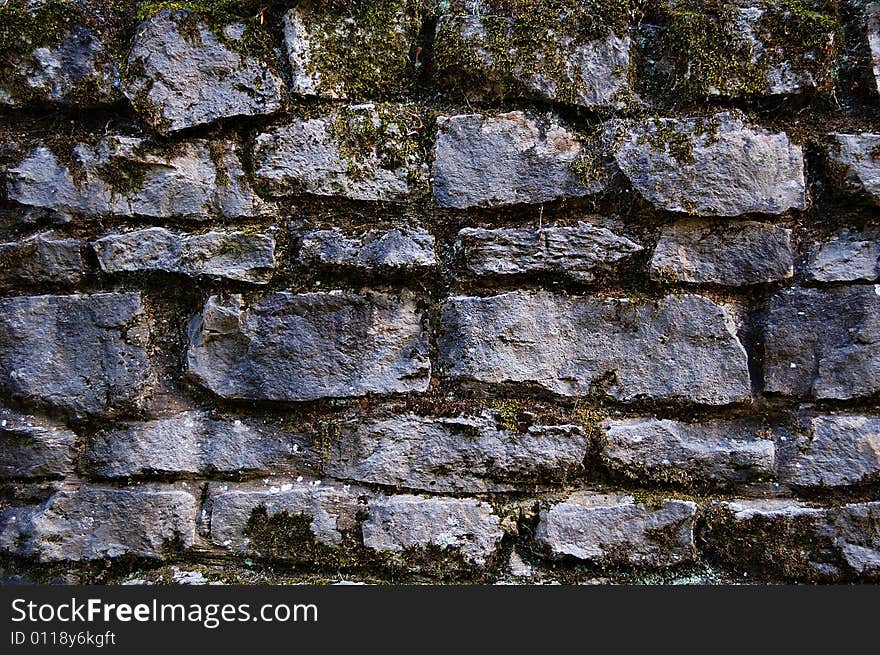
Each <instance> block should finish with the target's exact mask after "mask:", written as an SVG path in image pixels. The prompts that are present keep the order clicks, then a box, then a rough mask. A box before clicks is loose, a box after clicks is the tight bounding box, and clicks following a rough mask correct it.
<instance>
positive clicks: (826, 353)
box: [764, 285, 880, 400]
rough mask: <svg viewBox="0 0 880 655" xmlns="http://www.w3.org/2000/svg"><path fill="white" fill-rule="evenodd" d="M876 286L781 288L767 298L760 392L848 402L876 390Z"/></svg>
mask: <svg viewBox="0 0 880 655" xmlns="http://www.w3.org/2000/svg"><path fill="white" fill-rule="evenodd" d="M878 342H880V286H875V285H854V286H851V287H846V288H839V289H828V290H821V289H798V288H795V289H787V290H785V291H782V292H779V293H777V294H775V295H773V296H772V297H771V298H770V306H769V309H768V315H767V324H766V327H765V330H764V388H765V389H766V390H767V391H768V392H770V393H778V394H784V395H788V396H798V397H807V396H812V397H814V398H820V399H836V400H848V399H850V398H859V397H864V396H870V395H871V394H874V393H876V392H877V391H880V350H878V348H877V344H878Z"/></svg>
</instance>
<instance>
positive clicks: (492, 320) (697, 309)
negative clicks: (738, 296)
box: [439, 291, 751, 405]
mask: <svg viewBox="0 0 880 655" xmlns="http://www.w3.org/2000/svg"><path fill="white" fill-rule="evenodd" d="M439 347H440V362H441V365H442V367H443V372H444V373H445V374H446V375H447V376H449V377H450V378H453V379H459V380H475V381H477V382H486V383H513V382H519V383H529V384H532V385H536V386H538V387H540V388H542V389H546V390H548V391H551V392H553V393H556V394H561V395H565V396H574V395H586V394H589V393H590V392H594V393H603V394H605V395H607V396H609V397H611V398H613V399H615V400H619V401H622V402H633V401H636V400H645V399H653V400H665V401H671V400H687V401H690V402H695V403H705V404H709V405H723V404H727V403H734V402H744V401H748V400H749V399H750V397H751V393H750V382H749V374H748V368H747V362H746V353H745V350H744V349H743V346H742V344H741V343H740V342H739V340H738V339H737V336H736V327H735V325H734V322H733V317H732V315H731V313H730V311H729V310H728V309H727V308H726V307H725V306H722V305H718V304H716V303H715V302H713V301H712V300H710V299H709V298H706V297H703V296H695V295H682V296H667V297H665V298H663V299H661V300H659V301H656V302H653V303H652V302H644V301H635V300H631V299H627V298H591V297H576V298H568V297H565V296H559V295H555V294H551V293H547V292H543V291H542V292H530V291H513V292H510V293H505V294H501V295H498V296H491V297H488V298H477V297H467V296H457V297H453V298H450V299H449V300H447V301H446V303H445V304H444V305H443V310H442V332H441V334H440V336H439Z"/></svg>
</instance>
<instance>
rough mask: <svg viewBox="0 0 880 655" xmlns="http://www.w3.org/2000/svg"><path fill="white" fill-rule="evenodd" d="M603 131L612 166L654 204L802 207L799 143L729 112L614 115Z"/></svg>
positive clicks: (692, 209)
mask: <svg viewBox="0 0 880 655" xmlns="http://www.w3.org/2000/svg"><path fill="white" fill-rule="evenodd" d="M610 131H611V133H612V135H613V136H612V139H613V141H614V147H613V149H614V157H615V160H616V161H617V164H618V166H619V167H620V169H621V170H622V171H623V173H624V174H625V175H626V176H627V178H629V181H630V183H631V184H632V185H633V187H634V188H635V189H636V190H637V191H638V192H639V193H640V194H642V196H644V198H645V199H646V200H647V201H648V202H650V203H652V204H653V205H655V206H656V207H658V208H660V209H665V210H668V211H675V212H687V213H689V214H697V215H699V216H712V215H718V216H739V215H741V214H749V213H758V212H760V213H765V214H779V213H782V212H784V211H786V210H788V209H805V208H806V207H807V196H806V186H805V182H804V158H803V151H802V150H801V147H800V146H798V145H795V144H793V143H792V142H791V141H790V140H789V138H788V136H787V135H786V134H785V133H781V132H770V131H769V130H766V129H763V128H760V127H754V126H751V125H747V124H746V123H744V122H743V120H742V119H741V118H740V117H739V116H737V115H736V114H731V113H727V112H723V113H720V114H716V115H715V116H712V117H709V118H684V119H676V118H656V119H650V120H647V121H638V122H626V121H618V122H615V123H613V124H612V125H611V126H610Z"/></svg>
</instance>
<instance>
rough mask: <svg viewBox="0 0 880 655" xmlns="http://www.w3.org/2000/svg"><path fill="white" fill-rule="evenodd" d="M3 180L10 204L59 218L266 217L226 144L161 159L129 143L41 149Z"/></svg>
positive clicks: (188, 148)
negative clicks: (65, 149) (66, 149)
mask: <svg viewBox="0 0 880 655" xmlns="http://www.w3.org/2000/svg"><path fill="white" fill-rule="evenodd" d="M151 150H152V151H151ZM66 161H73V162H75V165H73V164H67V163H64V162H66ZM6 177H7V179H6V191H7V195H8V197H9V199H10V200H14V201H15V202H18V203H20V204H22V205H26V206H28V207H33V208H38V209H44V210H50V211H53V212H56V213H57V214H59V215H61V216H62V217H65V218H69V217H70V216H71V215H79V214H81V215H85V216H107V215H116V216H144V217H149V218H191V219H202V220H204V219H207V218H211V217H220V218H241V217H254V216H260V215H262V214H264V213H265V212H266V210H267V207H266V205H265V203H264V202H263V201H262V200H260V199H259V198H258V197H257V196H256V195H255V194H254V193H253V191H252V190H251V188H250V185H249V184H248V181H247V179H246V177H245V174H244V170H243V169H242V167H241V162H240V161H239V159H238V156H237V154H236V146H235V144H234V143H233V142H231V141H215V142H211V143H209V142H207V141H202V140H196V141H190V142H184V143H179V144H177V145H176V146H175V147H174V148H173V149H172V150H170V151H168V152H166V153H164V154H163V153H160V152H158V151H156V150H155V149H154V148H151V147H150V146H149V144H147V143H145V142H144V141H143V140H142V139H140V138H138V137H129V136H110V137H105V138H103V139H101V140H100V141H99V142H98V143H96V144H94V145H90V144H86V143H79V144H77V145H76V146H74V147H73V150H72V152H68V153H63V154H57V153H55V152H53V151H52V150H51V149H49V148H48V147H46V146H42V145H41V146H37V147H35V148H33V149H32V150H31V151H30V152H29V153H28V155H27V156H25V158H24V159H22V160H21V161H19V162H17V163H15V164H13V165H11V166H10V167H9V168H8V170H7V176H6Z"/></svg>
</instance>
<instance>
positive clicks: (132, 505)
mask: <svg viewBox="0 0 880 655" xmlns="http://www.w3.org/2000/svg"><path fill="white" fill-rule="evenodd" d="M197 513H198V503H197V500H196V497H195V496H194V495H193V493H191V492H190V491H187V490H185V489H183V488H176V487H161V486H149V487H131V488H126V489H118V488H113V487H100V486H91V485H83V486H81V487H78V488H76V489H72V490H65V491H59V492H58V493H56V494H55V495H53V496H52V497H51V498H49V500H48V501H46V502H45V503H44V504H42V505H40V506H38V507H8V508H6V509H4V510H0V551H3V552H6V553H11V554H14V555H19V556H23V557H31V558H34V559H37V560H38V561H43V562H51V561H63V560H67V561H83V560H96V559H106V558H115V557H122V556H134V557H143V558H149V559H164V558H166V557H167V556H169V555H170V554H171V553H173V552H174V551H176V550H179V549H186V548H189V547H191V546H192V545H193V543H194V542H195V532H196V515H197Z"/></svg>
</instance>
